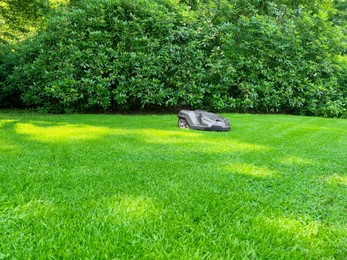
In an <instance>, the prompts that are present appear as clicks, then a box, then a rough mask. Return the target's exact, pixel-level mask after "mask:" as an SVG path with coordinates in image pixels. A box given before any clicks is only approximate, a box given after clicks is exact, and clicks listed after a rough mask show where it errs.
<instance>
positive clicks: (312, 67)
mask: <svg viewBox="0 0 347 260" xmlns="http://www.w3.org/2000/svg"><path fill="white" fill-rule="evenodd" d="M333 11H334V9H333V8H332V6H331V3H330V1H301V2H300V3H298V2H297V1H289V0H283V1H280V2H276V3H273V2H267V3H265V2H263V1H255V0H248V1H237V0H235V1H233V2H230V1H226V0H220V1H212V0H205V1H181V2H177V1H173V0H160V1H155V0H149V1H144V0H136V1H127V0H100V1H92V0H89V1H74V2H73V3H72V4H71V5H70V6H64V7H61V8H58V9H56V11H55V12H51V15H50V17H49V19H48V20H47V25H46V27H45V28H43V29H42V31H41V32H40V33H39V34H38V35H37V36H36V37H34V38H32V39H31V40H28V41H26V42H24V43H22V44H17V45H16V46H10V47H8V46H6V48H11V51H10V52H8V51H7V52H5V51H4V50H6V49H5V48H2V50H0V55H2V56H4V59H1V62H0V82H1V83H0V84H1V85H0V87H1V91H0V101H1V100H2V103H3V106H8V103H11V102H12V101H11V100H18V99H19V100H20V102H19V103H21V104H22V105H24V106H26V107H33V108H40V109H44V110H47V111H51V112H58V113H60V112H73V111H95V110H99V109H102V110H120V111H122V110H138V109H157V108H159V107H167V108H173V107H192V108H206V109H212V110H228V111H231V110H238V111H250V112H251V111H252V112H253V111H254V112H276V113H277V112H286V113H295V114H309V115H322V116H346V113H347V112H346V105H347V104H346V96H347V90H346V88H345V87H344V82H345V79H344V78H345V72H346V67H344V66H343V63H341V62H339V61H338V55H339V54H340V53H341V52H342V50H343V44H341V43H342V42H343V41H342V39H343V38H344V37H345V36H344V35H343V34H342V33H341V30H340V28H339V27H338V26H335V25H334V23H333V22H332V20H331V19H330V18H331V17H332V14H333V13H334V12H333ZM9 61H10V62H9ZM6 100H7V101H9V100H10V101H11V102H7V103H5V102H4V101H6ZM17 103H18V102H17Z"/></svg>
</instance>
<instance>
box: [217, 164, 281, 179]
mask: <svg viewBox="0 0 347 260" xmlns="http://www.w3.org/2000/svg"><path fill="white" fill-rule="evenodd" d="M223 170H225V171H228V172H231V173H238V174H244V175H249V176H253V177H259V178H265V177H276V172H275V171H273V170H270V169H269V168H267V167H264V166H257V165H253V164H248V163H234V164H230V165H227V166H224V167H223Z"/></svg>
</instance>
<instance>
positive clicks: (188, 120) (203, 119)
mask: <svg viewBox="0 0 347 260" xmlns="http://www.w3.org/2000/svg"><path fill="white" fill-rule="evenodd" d="M177 117H178V127H180V128H190V129H195V130H205V131H229V130H230V123H229V120H228V119H226V118H224V117H222V116H218V115H216V114H214V113H211V112H207V111H204V110H194V111H191V110H181V111H179V112H178V114H177Z"/></svg>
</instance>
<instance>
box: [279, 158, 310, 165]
mask: <svg viewBox="0 0 347 260" xmlns="http://www.w3.org/2000/svg"><path fill="white" fill-rule="evenodd" d="M279 162H280V163H283V164H286V165H312V164H314V161H313V160H309V159H305V158H301V157H296V156H288V157H284V158H281V159H279Z"/></svg>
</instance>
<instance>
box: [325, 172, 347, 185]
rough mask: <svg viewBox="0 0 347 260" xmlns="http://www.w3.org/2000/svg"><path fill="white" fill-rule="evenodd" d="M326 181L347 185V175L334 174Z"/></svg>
mask: <svg viewBox="0 0 347 260" xmlns="http://www.w3.org/2000/svg"><path fill="white" fill-rule="evenodd" d="M326 181H327V182H328V183H329V184H338V185H345V186H347V177H346V176H339V175H336V174H334V175H332V176H329V177H327V178H326Z"/></svg>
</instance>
